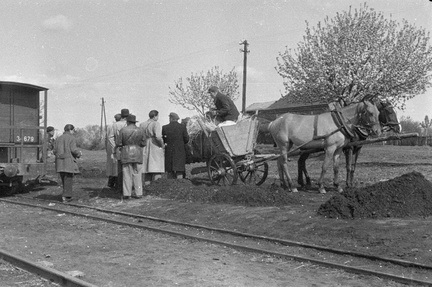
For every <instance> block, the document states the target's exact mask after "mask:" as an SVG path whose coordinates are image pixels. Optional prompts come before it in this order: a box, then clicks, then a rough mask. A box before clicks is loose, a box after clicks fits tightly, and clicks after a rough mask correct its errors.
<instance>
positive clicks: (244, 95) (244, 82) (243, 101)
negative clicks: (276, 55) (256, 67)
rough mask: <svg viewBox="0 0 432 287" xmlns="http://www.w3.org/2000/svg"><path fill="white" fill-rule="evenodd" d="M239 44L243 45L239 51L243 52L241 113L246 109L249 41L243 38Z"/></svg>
mask: <svg viewBox="0 0 432 287" xmlns="http://www.w3.org/2000/svg"><path fill="white" fill-rule="evenodd" d="M240 45H243V49H240V52H243V93H242V110H241V112H242V114H244V113H245V111H246V67H247V53H249V52H250V51H249V50H248V48H247V47H248V46H249V43H248V42H247V40H244V41H243V42H240Z"/></svg>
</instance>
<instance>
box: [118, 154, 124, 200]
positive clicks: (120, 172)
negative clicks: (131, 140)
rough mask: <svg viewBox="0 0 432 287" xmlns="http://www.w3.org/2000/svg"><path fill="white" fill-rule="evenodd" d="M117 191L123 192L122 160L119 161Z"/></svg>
mask: <svg viewBox="0 0 432 287" xmlns="http://www.w3.org/2000/svg"><path fill="white" fill-rule="evenodd" d="M117 191H118V192H119V193H120V194H123V166H122V163H121V160H118V161H117Z"/></svg>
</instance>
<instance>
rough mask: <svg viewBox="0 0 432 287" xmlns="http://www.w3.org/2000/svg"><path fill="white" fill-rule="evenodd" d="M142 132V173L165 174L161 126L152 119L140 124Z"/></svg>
mask: <svg viewBox="0 0 432 287" xmlns="http://www.w3.org/2000/svg"><path fill="white" fill-rule="evenodd" d="M140 128H142V129H143V130H144V134H145V137H146V144H145V147H144V150H143V167H142V172H143V173H163V172H165V159H164V158H165V155H164V148H163V146H162V145H161V143H160V142H162V126H161V124H160V123H158V122H157V121H155V120H153V119H149V120H147V121H146V122H143V123H141V124H140Z"/></svg>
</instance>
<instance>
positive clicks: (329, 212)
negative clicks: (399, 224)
mask: <svg viewBox="0 0 432 287" xmlns="http://www.w3.org/2000/svg"><path fill="white" fill-rule="evenodd" d="M318 214H320V215H323V216H326V217H330V218H383V217H399V218H402V217H415V216H429V215H432V183H431V182H430V181H428V180H427V179H425V177H424V176H423V175H422V174H421V173H419V172H411V173H407V174H404V175H402V176H399V177H396V178H394V179H391V180H388V181H384V182H379V183H376V184H373V185H371V186H367V187H363V188H351V189H348V190H346V191H345V192H344V193H342V194H338V195H336V196H333V197H332V198H330V199H329V200H328V201H327V202H325V203H323V204H322V205H321V206H320V207H319V209H318Z"/></svg>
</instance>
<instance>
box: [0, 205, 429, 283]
mask: <svg viewBox="0 0 432 287" xmlns="http://www.w3.org/2000/svg"><path fill="white" fill-rule="evenodd" d="M0 201H3V202H7V203H12V204H17V205H23V206H29V207H35V208H42V209H46V210H51V211H54V212H61V213H65V214H70V215H74V216H79V217H84V218H88V219H94V220H99V221H103V222H107V223H112V224H117V225H122V226H129V227H133V228H140V229H146V230H150V231H153V232H158V233H163V234H168V235H172V236H179V237H183V238H187V239H192V240H199V241H203V242H208V243H212V244H218V245H221V246H226V247H230V248H233V249H236V250H242V251H247V252H255V253H259V254H265V255H270V256H275V257H279V258H285V259H290V260H296V261H299V262H309V263H313V264H317V265H320V266H325V267H329V268H335V269H340V270H344V271H347V272H350V273H355V274H361V275H368V276H377V277H380V278H383V279H388V280H393V281H395V282H399V283H403V284H418V285H422V286H432V282H430V281H423V280H418V279H414V278H407V277H402V276H398V275H394V274H390V273H385V272H379V271H375V270H368V269H364V268H360V267H352V266H346V265H342V264H338V263H333V262H327V261H323V260H319V259H314V258H310V257H304V256H298V255H293V254H287V253H280V252H274V251H270V250H265V249H260V248H255V247H248V246H244V245H239V244H234V243H230V242H225V241H220V240H215V239H210V238H205V237H201V236H195V235H190V234H186V233H182V232H177V231H171V230H167V229H161V228H157V227H151V226H147V225H144V224H138V223H131V222H126V221H122V220H116V219H109V218H103V217H99V216H95V215H89V214H82V213H77V212H73V211H66V210H62V209H57V208H52V207H46V206H41V205H36V204H31V203H24V202H18V201H13V200H7V199H6V200H5V199H0ZM65 205H71V204H69V203H68V204H65ZM71 206H75V207H77V204H73V205H71ZM78 207H86V206H84V205H81V206H78ZM124 215H125V216H128V215H126V214H124ZM197 228H198V227H197ZM215 231H216V230H215ZM256 239H265V238H259V237H256ZM328 252H331V251H330V250H328Z"/></svg>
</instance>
